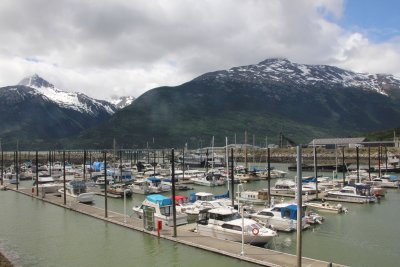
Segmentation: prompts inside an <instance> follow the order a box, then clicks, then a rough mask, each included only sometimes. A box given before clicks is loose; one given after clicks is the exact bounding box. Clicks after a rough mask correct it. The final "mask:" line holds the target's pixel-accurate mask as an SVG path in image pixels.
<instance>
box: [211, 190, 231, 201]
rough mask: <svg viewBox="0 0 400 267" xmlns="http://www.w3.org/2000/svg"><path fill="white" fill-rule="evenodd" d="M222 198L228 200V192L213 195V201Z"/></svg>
mask: <svg viewBox="0 0 400 267" xmlns="http://www.w3.org/2000/svg"><path fill="white" fill-rule="evenodd" d="M222 198H229V190H228V191H227V192H226V193H224V194H220V195H214V199H222Z"/></svg>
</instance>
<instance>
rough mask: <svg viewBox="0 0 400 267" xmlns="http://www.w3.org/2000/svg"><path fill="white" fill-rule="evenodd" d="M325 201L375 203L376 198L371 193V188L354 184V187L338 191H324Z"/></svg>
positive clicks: (346, 187)
mask: <svg viewBox="0 0 400 267" xmlns="http://www.w3.org/2000/svg"><path fill="white" fill-rule="evenodd" d="M325 199H326V200H332V201H342V202H353V203H369V202H375V201H376V197H375V196H374V194H373V193H372V192H371V186H369V185H366V184H362V183H356V184H354V186H345V187H343V188H342V189H339V190H329V191H326V195H325Z"/></svg>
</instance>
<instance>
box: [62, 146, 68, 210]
mask: <svg viewBox="0 0 400 267" xmlns="http://www.w3.org/2000/svg"><path fill="white" fill-rule="evenodd" d="M63 187H64V196H63V198H64V205H67V192H66V191H67V188H66V186H65V150H63Z"/></svg>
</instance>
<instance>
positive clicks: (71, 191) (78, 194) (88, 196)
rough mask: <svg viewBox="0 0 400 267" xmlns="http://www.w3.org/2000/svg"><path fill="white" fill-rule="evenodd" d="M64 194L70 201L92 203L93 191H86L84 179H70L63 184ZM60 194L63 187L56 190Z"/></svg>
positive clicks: (62, 192)
mask: <svg viewBox="0 0 400 267" xmlns="http://www.w3.org/2000/svg"><path fill="white" fill-rule="evenodd" d="M65 188H66V192H65V194H66V196H67V199H69V200H70V201H76V202H80V203H92V202H93V201H94V193H92V192H87V191H86V184H85V182H84V181H80V180H72V181H71V182H69V183H67V184H66V185H65ZM58 192H59V193H61V195H63V194H64V188H61V189H59V190H58Z"/></svg>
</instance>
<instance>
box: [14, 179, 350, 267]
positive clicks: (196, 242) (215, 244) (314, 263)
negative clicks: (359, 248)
mask: <svg viewBox="0 0 400 267" xmlns="http://www.w3.org/2000/svg"><path fill="white" fill-rule="evenodd" d="M7 189H9V190H12V191H15V192H18V193H22V194H24V195H26V196H29V197H32V198H36V199H38V200H41V201H44V202H47V203H51V204H54V205H57V206H59V207H62V208H66V209H69V210H73V211H76V212H79V213H81V214H85V215H88V216H91V217H94V218H96V219H99V220H103V221H106V222H110V223H113V224H116V225H120V226H122V227H126V228H129V229H132V230H136V231H140V232H143V233H146V234H150V235H153V236H157V231H148V230H146V229H144V227H143V220H141V219H136V218H131V217H129V216H125V215H124V214H121V213H117V212H113V211H110V210H109V211H108V212H107V214H108V216H107V217H105V210H104V209H102V208H98V207H95V206H90V205H86V204H82V203H78V202H67V204H66V205H64V203H63V198H62V197H59V196H55V195H52V194H46V195H45V196H44V197H42V196H41V195H40V196H36V194H32V191H31V188H28V189H27V188H19V190H16V189H15V186H14V185H8V186H7ZM195 227H196V224H187V225H183V226H178V227H177V237H173V228H172V227H168V228H166V227H165V229H163V230H161V235H160V238H163V239H166V240H170V241H173V242H177V243H181V244H185V245H188V246H191V247H195V248H199V249H203V250H206V251H210V252H214V253H218V254H221V255H225V256H227V257H232V258H236V259H238V260H242V261H246V262H251V263H254V264H258V265H261V266H274V267H276V266H285V267H295V266H296V265H297V257H296V255H292V254H287V253H283V252H279V251H275V250H270V249H266V248H262V247H256V246H252V245H246V244H245V245H244V249H243V252H244V254H243V255H242V254H241V252H242V244H241V243H237V242H232V241H227V240H221V239H216V238H212V237H209V236H201V235H199V234H197V233H195V232H194V231H193V230H194V229H195ZM302 264H303V265H304V266H307V267H327V266H344V265H339V264H334V263H333V264H332V263H329V262H325V261H320V260H316V259H311V258H306V257H302Z"/></svg>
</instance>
